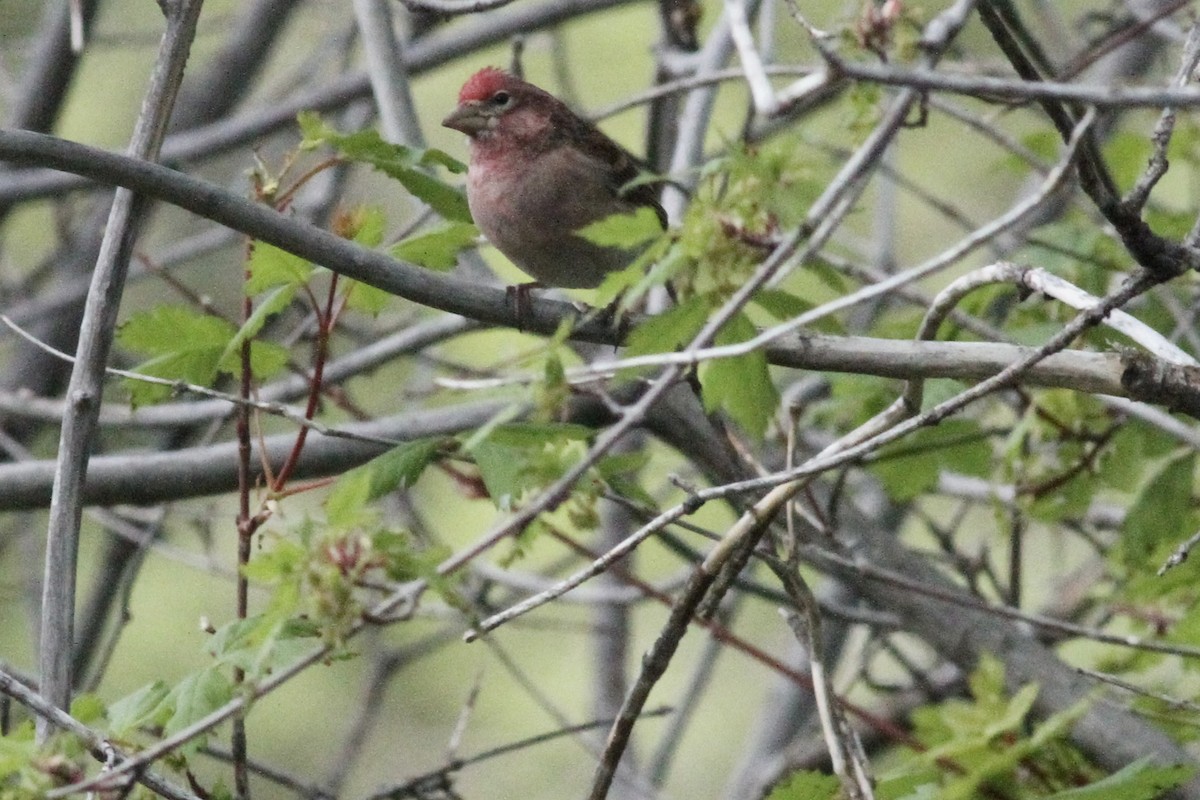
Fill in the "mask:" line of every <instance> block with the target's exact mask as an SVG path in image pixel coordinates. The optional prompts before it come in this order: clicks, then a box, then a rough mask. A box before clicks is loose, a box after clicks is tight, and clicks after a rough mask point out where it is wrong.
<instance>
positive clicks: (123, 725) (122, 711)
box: [108, 681, 171, 737]
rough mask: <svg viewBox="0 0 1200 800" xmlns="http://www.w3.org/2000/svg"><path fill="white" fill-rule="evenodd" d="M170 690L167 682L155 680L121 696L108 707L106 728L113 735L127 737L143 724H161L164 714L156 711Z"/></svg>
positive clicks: (164, 719)
mask: <svg viewBox="0 0 1200 800" xmlns="http://www.w3.org/2000/svg"><path fill="white" fill-rule="evenodd" d="M170 692H171V689H170V687H168V686H167V684H165V683H163V682H162V681H155V682H154V683H150V684H147V685H145V686H143V687H142V688H140V689H138V690H137V691H135V692H134V693H133V694H129V695H126V696H125V697H122V698H121V699H120V700H118V701H117V702H115V703H113V704H112V705H110V706H109V707H108V729H109V730H110V731H111V732H112V734H113V735H114V736H119V737H127V736H129V735H130V734H132V733H133V732H134V731H136V730H137V729H138V728H140V727H142V726H144V725H150V724H162V723H163V722H165V721H166V715H165V713H163V714H161V715H158V716H156V712H157V711H158V710H159V709H160V707H161V706H162V702H163V700H165V699H166V697H167V695H168V694H170ZM159 716H161V718H159Z"/></svg>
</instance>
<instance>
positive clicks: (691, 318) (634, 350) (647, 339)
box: [618, 295, 712, 380]
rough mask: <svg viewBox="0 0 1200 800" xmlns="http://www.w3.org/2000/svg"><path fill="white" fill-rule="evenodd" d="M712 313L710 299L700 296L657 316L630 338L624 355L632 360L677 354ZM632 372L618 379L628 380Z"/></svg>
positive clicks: (637, 329) (640, 327)
mask: <svg viewBox="0 0 1200 800" xmlns="http://www.w3.org/2000/svg"><path fill="white" fill-rule="evenodd" d="M711 312H712V300H711V298H710V297H708V296H707V295H697V296H695V297H692V298H689V299H688V300H685V301H684V302H683V303H680V304H679V305H677V306H675V307H674V308H670V309H667V310H666V311H664V312H663V313H661V314H655V315H654V316H653V317H650V318H649V319H647V320H646V321H645V322H643V323H641V324H640V325H638V326H637V327H636V328H634V329H633V332H632V333H630V334H629V339H628V343H627V346H626V348H625V355H626V356H627V357H630V358H632V357H634V356H644V355H652V354H654V353H670V352H672V351H673V350H678V349H679V348H680V347H682V346H683V345H684V344H686V343H687V342H689V341H691V339H692V337H693V336H695V335H696V333H697V332H698V331H699V330H700V328H702V327H703V326H704V323H705V321H706V320H707V319H708V315H709V314H710V313H711ZM632 372H633V371H632V370H630V371H624V370H623V371H622V372H621V373H620V374H619V375H618V378H619V379H620V380H627V379H628V378H629V377H631V373H632Z"/></svg>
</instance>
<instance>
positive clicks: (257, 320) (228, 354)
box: [217, 284, 296, 373]
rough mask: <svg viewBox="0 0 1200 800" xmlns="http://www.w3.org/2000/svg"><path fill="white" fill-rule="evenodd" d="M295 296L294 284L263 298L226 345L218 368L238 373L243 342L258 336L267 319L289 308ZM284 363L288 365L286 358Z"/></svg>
mask: <svg viewBox="0 0 1200 800" xmlns="http://www.w3.org/2000/svg"><path fill="white" fill-rule="evenodd" d="M295 294H296V287H295V286H294V285H292V284H287V285H284V286H278V287H276V288H275V290H274V291H273V292H271V293H270V294H268V295H267V296H266V297H265V298H263V299H262V300H261V301H260V302H259V303H258V305H257V306H255V307H254V311H253V312H252V313H251V314H250V317H249V319H247V320H246V321H245V322H244V323H242V327H241V328H239V329H238V331H237V333H235V334H234V335H233V338H231V339H230V340H229V343H228V344H226V345H225V350H224V351H222V353H221V357H220V358H219V359H218V360H217V368H218V369H220V370H222V371H224V372H230V373H234V372H236V371H237V369H238V359H239V357H240V355H241V349H242V342H244V341H246V340H247V339H253V338H254V337H255V336H257V335H258V332H259V331H261V330H262V327H263V325H265V324H266V323H267V319H268V318H269V317H271V316H273V315H275V314H278V313H279V312H280V311H282V310H283V309H285V308H287V307H288V304H289V303H291V302H292V297H294V296H295ZM285 352H286V351H285ZM284 363H286V356H285V362H284Z"/></svg>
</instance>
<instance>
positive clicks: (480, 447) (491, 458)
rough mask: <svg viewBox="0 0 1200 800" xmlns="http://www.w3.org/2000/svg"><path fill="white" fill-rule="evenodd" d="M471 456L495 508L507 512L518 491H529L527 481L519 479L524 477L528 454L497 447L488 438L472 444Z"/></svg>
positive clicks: (501, 446) (517, 496) (513, 449)
mask: <svg viewBox="0 0 1200 800" xmlns="http://www.w3.org/2000/svg"><path fill="white" fill-rule="evenodd" d="M471 455H472V456H473V457H474V459H475V465H476V466H477V467H479V475H480V477H481V478H482V479H483V485H484V486H485V487H487V491H488V496H489V497H491V498H492V502H493V503H495V504H496V507H497V508H499V509H502V510H507V509H511V508H512V507H513V504H514V503H516V501H517V500H518V499H519V498H520V496H521V494H522V492H524V490H525V489H527V488H530V485H531V484H530V482H529V481H528V480H524V479H523V478H525V477H526V476H527V474H528V473H527V471H526V469H525V463H526V461H527V460H528V458H529V453H528V451H525V450H522V449H521V448H519V447H506V446H504V445H499V444H496V443H495V442H492V441H491V440H490V439H489V440H485V441H482V442H480V443H478V444H477V445H475V447H474V448H472V450H471Z"/></svg>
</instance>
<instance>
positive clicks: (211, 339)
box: [117, 306, 235, 406]
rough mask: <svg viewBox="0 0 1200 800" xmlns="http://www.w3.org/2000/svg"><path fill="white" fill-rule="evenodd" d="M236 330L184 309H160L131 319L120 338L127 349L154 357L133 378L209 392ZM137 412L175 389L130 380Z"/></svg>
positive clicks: (123, 328) (121, 332)
mask: <svg viewBox="0 0 1200 800" xmlns="http://www.w3.org/2000/svg"><path fill="white" fill-rule="evenodd" d="M234 333H235V330H234V327H233V326H232V325H231V324H229V323H228V322H226V321H225V320H223V319H219V318H217V317H213V316H209V315H207V314H200V313H198V312H196V311H193V310H192V309H190V308H187V307H184V306H158V307H157V308H154V309H151V310H149V311H143V312H140V313H137V314H134V315H133V316H131V317H130V318H129V319H128V320H127V321H126V322H125V323H124V324H123V325H121V328H120V330H118V332H117V341H118V342H120V344H121V345H122V346H123V347H126V348H128V349H129V350H132V351H134V352H135V353H140V354H142V355H148V356H151V358H150V359H148V360H146V361H143V362H142V363H141V364H138V365H137V366H136V367H134V371H135V372H140V373H142V374H145V375H150V376H153V377H157V378H163V379H166V380H172V381H184V382H186V383H194V384H199V385H202V386H207V385H209V384H210V383H212V380H213V378H215V377H216V374H217V365H218V363H219V362H220V359H221V354H222V353H223V352H224V350H225V347H226V345H227V344H228V342H229V340H230V338H231V337H232V336H233V335H234ZM125 383H126V386H127V387H128V389H129V392H130V396H131V399H132V402H133V405H134V406H139V405H143V404H146V403H154V402H158V401H160V400H164V399H166V398H167V397H169V396H170V394H171V387H169V386H161V385H156V384H150V383H145V382H143V381H138V380H135V379H128V380H126V382H125Z"/></svg>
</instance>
